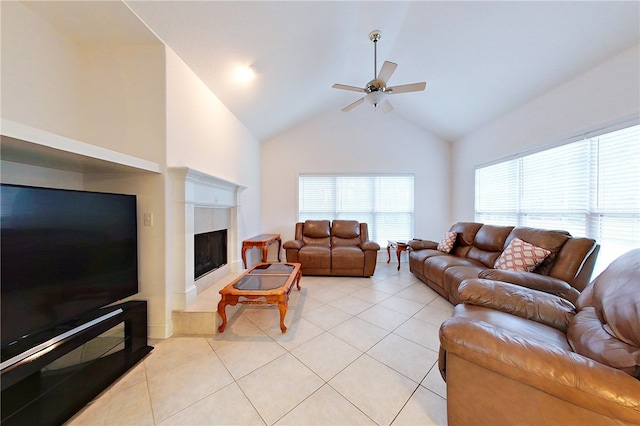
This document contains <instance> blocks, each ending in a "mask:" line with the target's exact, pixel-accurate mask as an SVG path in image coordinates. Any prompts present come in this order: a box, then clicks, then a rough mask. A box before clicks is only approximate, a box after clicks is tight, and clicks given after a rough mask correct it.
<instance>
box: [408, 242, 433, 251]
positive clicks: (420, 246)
mask: <svg viewBox="0 0 640 426" xmlns="http://www.w3.org/2000/svg"><path fill="white" fill-rule="evenodd" d="M407 245H408V246H409V247H411V250H424V249H434V250H435V249H436V248H438V243H436V242H435V241H429V240H410V241H409V242H407Z"/></svg>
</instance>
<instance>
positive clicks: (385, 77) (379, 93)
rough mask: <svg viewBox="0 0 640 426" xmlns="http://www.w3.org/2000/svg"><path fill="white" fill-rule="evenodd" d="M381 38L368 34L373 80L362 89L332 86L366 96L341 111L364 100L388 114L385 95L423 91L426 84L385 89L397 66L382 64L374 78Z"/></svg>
mask: <svg viewBox="0 0 640 426" xmlns="http://www.w3.org/2000/svg"><path fill="white" fill-rule="evenodd" d="M380 38H382V33H381V32H380V31H378V30H375V31H371V33H370V34H369V40H371V41H372V42H373V80H371V81H370V82H368V83H367V85H366V86H365V87H364V88H360V87H355V86H348V85H346V84H334V85H333V86H331V87H333V88H334V89H342V90H350V91H352V92H361V93H366V95H365V96H364V97H362V98H360V99H358V100H357V101H355V102H354V103H352V104H349V105H347V106H346V107H344V108H342V111H345V112H347V111H351V110H352V109H353V108H355V107H357V106H358V105H360V104H361V103H363V102H364V101H365V100H366V101H367V102H369V103H370V104H372V105H373V106H374V108H377V107H378V106H379V107H380V109H381V110H382V111H383V112H389V111H391V110H393V107H392V106H391V103H389V101H388V100H387V99H386V97H387V95H393V94H394V93H407V92H419V91H421V90H424V88H425V87H426V85H427V83H425V82H422V83H412V84H403V85H401V86H394V87H387V81H389V78H391V75H392V74H393V72H394V71H395V70H396V67H397V66H398V64H396V63H393V62H389V61H384V64H382V68H381V69H380V72H379V73H378V76H377V77H376V71H377V70H378V64H377V61H378V49H377V47H378V46H377V43H378V40H380Z"/></svg>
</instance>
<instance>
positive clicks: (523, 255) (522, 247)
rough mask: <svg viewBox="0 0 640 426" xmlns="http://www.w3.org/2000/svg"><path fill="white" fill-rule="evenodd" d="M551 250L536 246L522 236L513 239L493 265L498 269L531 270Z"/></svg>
mask: <svg viewBox="0 0 640 426" xmlns="http://www.w3.org/2000/svg"><path fill="white" fill-rule="evenodd" d="M550 253H551V250H547V249H545V248H542V247H537V246H534V245H533V244H531V243H528V242H526V241H522V240H521V239H520V238H514V239H513V240H511V242H510V243H509V245H508V246H507V248H506V249H504V251H503V252H502V254H501V255H500V257H499V258H498V260H496V262H495V264H494V265H493V267H494V268H496V269H506V270H509V271H521V272H531V271H533V270H534V269H536V267H537V266H538V265H540V264H541V263H542V261H544V259H545V258H546V257H547V256H549V254H550Z"/></svg>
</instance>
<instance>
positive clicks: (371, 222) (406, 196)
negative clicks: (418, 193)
mask: <svg viewBox="0 0 640 426" xmlns="http://www.w3.org/2000/svg"><path fill="white" fill-rule="evenodd" d="M413 182H414V178H413V175H300V176H299V178H298V220H300V221H305V220H309V219H326V220H334V219H346V220H357V221H359V222H366V223H367V224H368V227H369V239H370V240H372V241H376V242H377V243H378V244H380V245H383V246H386V244H387V241H388V240H399V241H403V240H405V241H406V240H409V239H411V237H412V235H413Z"/></svg>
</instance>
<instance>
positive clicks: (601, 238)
mask: <svg viewBox="0 0 640 426" xmlns="http://www.w3.org/2000/svg"><path fill="white" fill-rule="evenodd" d="M475 196H476V207H475V209H476V211H475V218H476V220H477V221H478V222H483V223H491V224H496V225H513V226H531V227H536V228H546V229H562V230H566V231H569V232H570V233H571V234H572V235H574V236H586V237H590V238H594V239H595V240H596V241H597V242H598V243H599V244H600V246H601V249H600V255H599V256H598V264H597V265H596V273H598V272H601V271H602V270H603V269H604V268H605V267H606V266H607V265H608V264H609V263H611V261H613V260H614V259H615V258H616V257H618V256H620V255H621V254H623V253H624V252H626V251H628V250H630V249H632V248H635V247H640V126H637V125H636V126H632V127H627V128H625V129H622V130H617V131H614V132H609V133H605V134H603V135H600V136H598V137H594V138H589V139H584V140H581V141H577V142H573V143H568V144H566V145H562V146H559V147H555V148H552V149H548V150H544V151H540V152H536V153H532V154H527V155H522V156H519V157H517V158H512V159H509V160H506V161H503V162H500V163H496V164H492V165H489V166H484V167H479V168H477V169H476V190H475Z"/></svg>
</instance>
